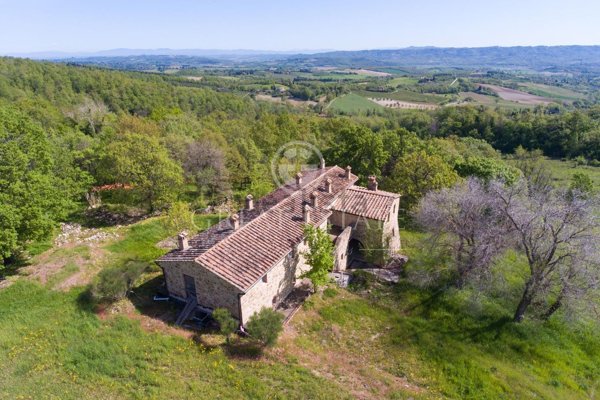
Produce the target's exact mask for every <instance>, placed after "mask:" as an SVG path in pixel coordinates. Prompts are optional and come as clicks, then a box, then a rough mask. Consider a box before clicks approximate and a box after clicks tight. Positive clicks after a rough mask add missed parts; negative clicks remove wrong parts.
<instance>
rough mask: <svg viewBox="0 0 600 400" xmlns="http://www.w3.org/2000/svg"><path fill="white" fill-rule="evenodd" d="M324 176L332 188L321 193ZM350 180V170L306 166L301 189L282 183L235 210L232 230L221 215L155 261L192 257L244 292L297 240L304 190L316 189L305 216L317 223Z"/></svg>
mask: <svg viewBox="0 0 600 400" xmlns="http://www.w3.org/2000/svg"><path fill="white" fill-rule="evenodd" d="M327 178H330V179H331V180H332V193H327V190H326V180H327ZM356 180H357V177H356V176H355V175H351V177H350V179H347V178H346V177H345V170H344V169H342V168H340V167H337V166H336V167H329V168H325V169H318V170H312V171H306V172H304V173H303V184H302V186H301V189H298V188H297V187H296V184H295V182H294V183H290V184H287V185H285V186H284V187H282V188H279V189H277V190H275V191H274V192H272V193H271V194H269V195H267V196H265V197H264V198H262V199H260V200H259V201H258V202H257V204H256V206H255V208H254V210H251V211H248V210H241V211H240V212H239V215H240V228H238V230H236V231H234V230H233V228H232V226H231V225H230V223H229V219H226V220H223V221H221V222H219V223H218V224H217V225H215V226H213V227H211V228H209V229H208V230H206V231H204V232H201V233H200V234H198V235H196V236H195V237H194V238H192V239H191V240H190V248H189V249H187V250H185V251H179V250H173V251H171V252H170V253H168V254H166V255H165V256H163V257H161V258H160V259H159V260H158V262H159V263H160V262H164V261H166V262H170V261H193V260H196V261H197V262H198V263H200V264H201V265H202V266H204V267H205V268H207V269H208V270H210V271H212V272H213V273H215V274H216V275H219V276H221V277H222V278H223V279H225V280H227V281H228V282H230V283H231V284H233V285H235V286H236V287H238V288H240V289H241V290H243V291H245V290H247V289H249V288H250V287H251V286H252V285H253V284H254V283H255V282H256V281H257V280H258V279H260V278H261V277H262V276H263V275H264V274H265V273H266V272H267V271H268V270H269V269H270V268H271V267H272V266H273V265H274V264H275V263H276V262H278V261H279V260H281V259H282V258H283V257H285V256H286V255H287V254H288V253H289V252H290V251H292V250H293V248H294V247H295V246H296V245H297V244H298V243H299V242H300V241H301V240H302V238H303V225H304V220H303V212H302V208H303V206H304V205H305V204H307V203H308V204H310V202H311V199H310V194H311V193H313V192H315V191H316V192H317V193H318V197H319V199H318V206H317V207H312V211H311V217H310V220H311V223H312V224H313V225H320V224H322V223H323V222H325V220H326V219H327V218H328V217H329V216H330V215H331V211H329V208H330V206H331V205H332V204H333V203H334V202H335V201H336V200H337V198H338V196H339V195H340V194H341V193H343V192H344V191H345V190H346V189H347V188H348V187H350V186H352V185H353V184H354V183H355V182H356Z"/></svg>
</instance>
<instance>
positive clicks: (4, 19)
mask: <svg viewBox="0 0 600 400" xmlns="http://www.w3.org/2000/svg"><path fill="white" fill-rule="evenodd" d="M599 17H600V2H597V1H590V0H586V1H582V0H572V1H569V2H567V1H558V0H545V1H541V0H521V1H514V0H507V1H498V0H497V1H485V0H480V1H469V0H454V1H439V0H438V1H436V0H429V1H427V0H423V1H415V0H412V1H382V0H362V1H358V0H346V1H341V0H321V1H317V0H295V1H288V0H276V1H267V0H196V1H194V0H163V1H157V0H120V1H117V0H78V1H75V0H62V1H58V0H57V1H51V0H47V1H39V0H38V1H36V0H9V1H7V0H0V54H7V53H15V52H35V51H49V50H52V51H56V50H62V51H69V52H73V51H97V50H105V49H114V48H138V49H140V48H143V49H150V48H163V47H168V48H173V49H191V48H195V49H260V50H299V49H340V50H352V49H372V48H394V47H407V46H453V47H459V46H469V47H471V46H473V47H479V46H491V45H502V46H511V45H537V44H542V45H556V44H600V24H599V23H598V18H599Z"/></svg>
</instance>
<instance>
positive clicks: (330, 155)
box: [324, 124, 389, 179]
mask: <svg viewBox="0 0 600 400" xmlns="http://www.w3.org/2000/svg"><path fill="white" fill-rule="evenodd" d="M324 155H325V159H326V160H327V162H328V163H330V164H337V165H340V166H342V167H343V166H346V165H350V166H351V167H352V168H353V170H352V172H354V173H355V174H356V175H358V176H360V177H361V178H362V179H366V177H367V176H369V175H381V171H382V168H383V167H384V165H385V163H386V162H387V160H388V158H389V153H388V151H387V150H386V149H385V147H384V141H383V137H382V135H381V134H379V133H376V132H373V131H372V130H371V129H369V128H367V127H365V126H358V125H354V124H348V125H346V126H344V127H343V128H341V129H340V130H338V131H337V133H336V134H335V136H334V143H333V144H332V147H331V148H329V149H328V150H327V151H325V153H324Z"/></svg>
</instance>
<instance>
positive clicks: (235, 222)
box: [229, 214, 240, 231]
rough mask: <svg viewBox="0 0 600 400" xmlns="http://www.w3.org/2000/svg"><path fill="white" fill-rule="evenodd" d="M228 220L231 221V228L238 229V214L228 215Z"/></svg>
mask: <svg viewBox="0 0 600 400" xmlns="http://www.w3.org/2000/svg"><path fill="white" fill-rule="evenodd" d="M229 222H230V223H231V227H232V228H233V230H234V231H237V230H238V229H240V217H239V215H237V214H233V215H232V216H231V217H229Z"/></svg>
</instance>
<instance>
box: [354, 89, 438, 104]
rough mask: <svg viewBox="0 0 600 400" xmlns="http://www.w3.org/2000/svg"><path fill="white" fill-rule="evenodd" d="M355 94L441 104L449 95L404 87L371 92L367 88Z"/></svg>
mask: <svg viewBox="0 0 600 400" xmlns="http://www.w3.org/2000/svg"><path fill="white" fill-rule="evenodd" d="M356 93H357V94H359V95H361V96H363V97H366V98H369V97H370V98H375V99H392V100H399V101H406V102H411V103H428V104H441V103H443V102H445V101H448V100H449V97H447V96H443V95H435V94H427V93H417V92H413V91H410V90H406V89H397V90H395V91H393V92H389V93H388V92H372V91H367V90H362V91H357V92H356Z"/></svg>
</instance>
